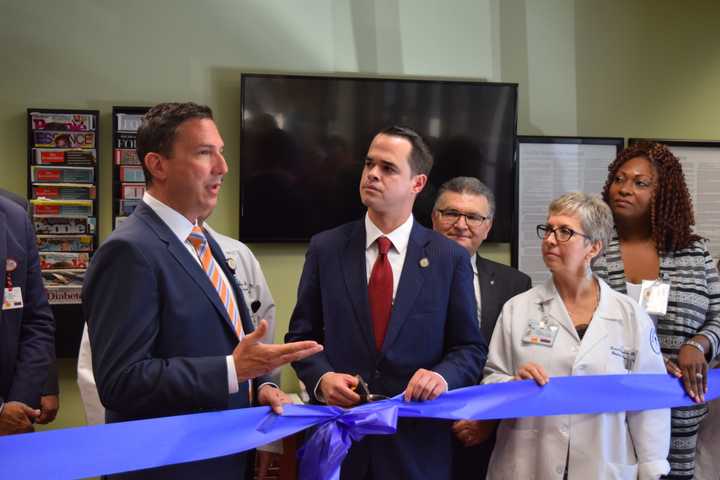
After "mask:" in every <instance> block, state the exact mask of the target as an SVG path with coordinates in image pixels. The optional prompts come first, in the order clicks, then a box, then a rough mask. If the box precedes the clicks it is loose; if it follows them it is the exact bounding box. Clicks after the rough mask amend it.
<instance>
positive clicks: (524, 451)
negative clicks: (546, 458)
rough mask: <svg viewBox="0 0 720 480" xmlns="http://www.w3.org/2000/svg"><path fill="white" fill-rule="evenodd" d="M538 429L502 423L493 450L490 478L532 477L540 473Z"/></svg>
mask: <svg viewBox="0 0 720 480" xmlns="http://www.w3.org/2000/svg"><path fill="white" fill-rule="evenodd" d="M537 442H538V431H537V430H536V429H518V428H512V427H509V426H505V428H503V424H502V423H501V424H500V430H499V431H498V443H497V445H496V446H495V449H494V451H493V456H492V459H491V464H490V468H489V472H488V473H489V475H488V478H491V479H505V478H517V479H520V478H522V479H532V478H535V476H536V475H537V473H538V465H537V450H538V444H537Z"/></svg>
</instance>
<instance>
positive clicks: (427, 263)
mask: <svg viewBox="0 0 720 480" xmlns="http://www.w3.org/2000/svg"><path fill="white" fill-rule="evenodd" d="M420 266H421V267H422V268H427V267H428V266H430V260H428V259H427V257H423V258H421V259H420Z"/></svg>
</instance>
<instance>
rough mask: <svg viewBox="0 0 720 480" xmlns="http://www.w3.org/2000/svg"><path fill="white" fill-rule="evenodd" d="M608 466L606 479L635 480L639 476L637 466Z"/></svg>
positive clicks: (620, 464) (617, 464) (615, 464)
mask: <svg viewBox="0 0 720 480" xmlns="http://www.w3.org/2000/svg"><path fill="white" fill-rule="evenodd" d="M606 465H607V475H605V477H604V478H607V479H608V480H635V479H636V478H637V476H638V466H637V464H635V465H625V464H622V463H607V464H606Z"/></svg>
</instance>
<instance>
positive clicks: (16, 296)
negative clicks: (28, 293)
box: [2, 287, 23, 310]
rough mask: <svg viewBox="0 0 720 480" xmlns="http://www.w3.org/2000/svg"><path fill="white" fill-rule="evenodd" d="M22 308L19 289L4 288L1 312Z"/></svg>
mask: <svg viewBox="0 0 720 480" xmlns="http://www.w3.org/2000/svg"><path fill="white" fill-rule="evenodd" d="M16 308H23V298H22V291H21V290H20V287H6V288H5V293H4V294H3V305H2V309H3V310H14V309H16Z"/></svg>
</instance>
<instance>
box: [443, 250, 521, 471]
mask: <svg viewBox="0 0 720 480" xmlns="http://www.w3.org/2000/svg"><path fill="white" fill-rule="evenodd" d="M475 262H476V264H477V269H478V281H479V284H480V303H481V308H480V310H481V313H480V317H481V320H480V324H481V325H480V328H481V330H482V333H483V335H484V336H485V338H487V340H488V342H489V341H490V339H491V338H492V334H493V330H494V329H495V323H496V322H497V319H498V316H500V312H501V311H502V307H503V305H505V302H507V301H508V300H510V299H511V298H512V297H514V296H515V295H518V294H520V293H523V292H525V291H527V290H530V289H531V288H532V281H531V280H530V277H528V276H527V275H525V274H524V273H522V272H521V271H519V270H516V269H514V268H511V267H508V266H507V265H503V264H502V263H498V262H493V261H492V260H488V259H486V258H483V257H481V256H480V255H475ZM454 445H455V448H454V450H455V452H454V456H453V478H454V479H456V480H464V479H466V478H468V472H472V476H473V478H477V479H483V478H485V475H487V467H488V464H489V463H490V455H491V454H492V450H493V447H494V446H495V434H493V435H492V437H491V438H489V439H488V440H487V441H486V442H483V443H481V444H480V445H477V446H474V447H465V446H463V445H462V444H461V443H460V442H458V441H457V440H454Z"/></svg>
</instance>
